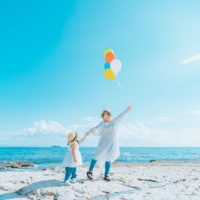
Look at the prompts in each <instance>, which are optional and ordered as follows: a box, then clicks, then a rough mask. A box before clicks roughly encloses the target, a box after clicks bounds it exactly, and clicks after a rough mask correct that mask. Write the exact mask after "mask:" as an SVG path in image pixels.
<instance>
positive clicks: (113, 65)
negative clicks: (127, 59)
mask: <svg viewBox="0 0 200 200" xmlns="http://www.w3.org/2000/svg"><path fill="white" fill-rule="evenodd" d="M110 68H111V69H112V70H113V72H114V73H115V74H117V73H118V72H119V71H120V70H121V68H122V63H121V62H120V61H119V60H118V59H114V60H113V61H112V62H111V63H110Z"/></svg>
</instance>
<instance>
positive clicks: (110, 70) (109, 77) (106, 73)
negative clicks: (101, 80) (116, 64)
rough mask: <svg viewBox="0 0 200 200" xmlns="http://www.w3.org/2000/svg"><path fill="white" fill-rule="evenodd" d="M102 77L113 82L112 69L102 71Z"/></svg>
mask: <svg viewBox="0 0 200 200" xmlns="http://www.w3.org/2000/svg"><path fill="white" fill-rule="evenodd" d="M104 76H105V77H106V78H107V79H108V80H115V73H114V72H113V71H112V69H106V70H105V71H104Z"/></svg>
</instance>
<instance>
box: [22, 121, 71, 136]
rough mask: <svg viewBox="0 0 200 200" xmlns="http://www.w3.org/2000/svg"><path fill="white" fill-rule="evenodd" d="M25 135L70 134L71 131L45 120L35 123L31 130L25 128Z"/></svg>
mask: <svg viewBox="0 0 200 200" xmlns="http://www.w3.org/2000/svg"><path fill="white" fill-rule="evenodd" d="M22 132H23V133H30V134H36V133H68V132H70V129H67V128H65V127H63V126H62V125H61V124H60V123H58V122H54V121H50V122H45V120H40V121H37V122H33V126H32V127H30V128H23V130H22Z"/></svg>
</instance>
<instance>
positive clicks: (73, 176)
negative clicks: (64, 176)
mask: <svg viewBox="0 0 200 200" xmlns="http://www.w3.org/2000/svg"><path fill="white" fill-rule="evenodd" d="M72 178H76V167H74V168H73V171H72Z"/></svg>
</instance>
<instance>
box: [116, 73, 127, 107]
mask: <svg viewBox="0 0 200 200" xmlns="http://www.w3.org/2000/svg"><path fill="white" fill-rule="evenodd" d="M116 81H117V83H118V86H119V88H120V89H121V91H122V94H123V96H124V99H125V100H126V103H127V104H128V99H127V97H126V95H125V93H124V90H123V88H122V85H121V83H120V82H119V79H118V77H117V76H116Z"/></svg>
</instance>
